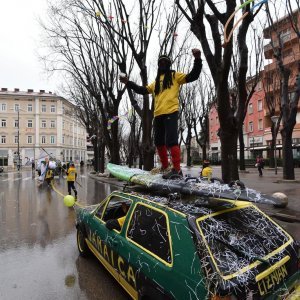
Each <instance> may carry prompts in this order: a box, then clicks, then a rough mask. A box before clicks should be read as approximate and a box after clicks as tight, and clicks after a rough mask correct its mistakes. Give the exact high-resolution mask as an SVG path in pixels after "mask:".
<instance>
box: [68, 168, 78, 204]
mask: <svg viewBox="0 0 300 300" xmlns="http://www.w3.org/2000/svg"><path fill="white" fill-rule="evenodd" d="M66 173H67V182H68V193H69V195H71V194H72V193H71V189H72V190H73V191H74V193H75V199H77V190H76V188H75V181H76V179H77V171H76V168H75V165H74V164H73V163H71V164H70V167H69V168H68V170H67V172H66Z"/></svg>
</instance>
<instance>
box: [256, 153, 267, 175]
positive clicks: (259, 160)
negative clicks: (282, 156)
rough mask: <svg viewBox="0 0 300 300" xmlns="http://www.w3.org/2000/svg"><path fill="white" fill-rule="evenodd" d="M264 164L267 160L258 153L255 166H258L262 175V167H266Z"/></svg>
mask: <svg viewBox="0 0 300 300" xmlns="http://www.w3.org/2000/svg"><path fill="white" fill-rule="evenodd" d="M264 165H265V162H264V160H263V158H262V157H261V156H260V155H258V156H257V157H256V164H255V166H256V167H257V170H258V173H259V176H260V177H261V176H263V172H262V169H263V168H264Z"/></svg>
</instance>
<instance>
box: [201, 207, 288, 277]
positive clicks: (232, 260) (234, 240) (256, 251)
mask: <svg viewBox="0 0 300 300" xmlns="http://www.w3.org/2000/svg"><path fill="white" fill-rule="evenodd" d="M197 223H198V228H199V231H200V234H201V235H202V237H203V238H204V240H205V241H206V244H207V247H208V248H209V251H210V252H211V255H212V256H213V260H214V261H215V264H216V265H217V268H218V269H219V270H220V272H221V273H222V274H223V275H224V276H225V275H228V274H233V273H235V272H237V271H239V270H241V269H242V268H244V267H246V266H248V265H249V264H251V263H253V262H254V261H257V260H259V259H262V260H263V258H264V257H266V256H267V255H269V254H272V253H273V254H275V252H276V253H277V252H279V251H278V248H279V247H281V246H282V245H284V244H286V243H288V242H290V241H291V237H290V236H288V235H287V234H286V233H285V232H284V231H283V230H282V229H281V228H280V227H279V226H277V225H276V224H275V223H273V222H272V221H271V220H270V219H269V218H268V217H266V216H265V215H264V214H262V213H261V212H260V211H259V210H258V209H256V208H255V207H254V206H248V207H243V208H233V209H227V210H225V211H223V212H216V213H213V212H212V213H211V214H210V215H206V216H202V217H200V218H198V219H197ZM269 256H270V255H269ZM267 259H268V258H267Z"/></svg>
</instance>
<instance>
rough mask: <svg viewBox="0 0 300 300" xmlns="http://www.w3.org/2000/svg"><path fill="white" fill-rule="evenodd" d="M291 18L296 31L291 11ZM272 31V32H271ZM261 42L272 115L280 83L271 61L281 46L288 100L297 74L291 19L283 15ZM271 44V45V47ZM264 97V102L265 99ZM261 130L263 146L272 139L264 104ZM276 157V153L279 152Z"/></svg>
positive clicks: (297, 134) (297, 140)
mask: <svg viewBox="0 0 300 300" xmlns="http://www.w3.org/2000/svg"><path fill="white" fill-rule="evenodd" d="M293 18H294V19H295V20H297V23H298V28H299V24H300V12H299V11H295V12H294V13H293ZM273 28H275V29H276V30H275V31H274V30H273ZM264 39H266V40H268V41H269V43H268V44H267V45H266V46H265V47H264V54H265V58H266V59H270V60H271V62H270V63H269V64H267V65H265V67H264V78H263V83H264V90H265V93H266V97H269V98H271V99H272V100H273V101H274V103H275V115H279V114H280V105H279V101H278V100H279V99H280V92H281V89H280V80H279V71H278V63H277V61H276V59H275V58H274V54H275V53H276V51H277V49H278V48H279V47H280V46H281V45H282V51H281V55H282V60H283V65H284V66H285V67H287V68H288V69H289V70H290V77H289V83H288V89H289V97H291V96H292V93H293V91H294V84H295V81H296V77H297V75H298V74H299V70H298V64H299V63H300V42H299V37H298V36H297V34H296V32H295V31H294V30H293V28H292V26H291V18H290V17H289V16H286V17H284V18H282V19H280V20H278V22H276V23H275V24H274V27H272V28H270V27H268V28H265V29H264ZM272 44H273V45H272ZM266 97H265V99H266ZM265 108H266V110H265V112H266V114H265V123H266V124H265V131H264V140H265V144H266V146H268V145H270V143H271V140H272V135H271V128H270V127H271V125H272V120H271V119H270V114H269V111H268V109H267V107H266V103H265ZM299 112H300V106H298V113H297V120H296V122H297V123H296V125H295V127H294V131H293V143H294V148H295V149H294V157H299V156H300V152H299V150H298V149H297V145H298V144H300V114H299ZM276 144H278V147H277V148H279V149H280V148H281V136H280V134H279V135H278V137H277V141H276ZM279 154H280V152H279Z"/></svg>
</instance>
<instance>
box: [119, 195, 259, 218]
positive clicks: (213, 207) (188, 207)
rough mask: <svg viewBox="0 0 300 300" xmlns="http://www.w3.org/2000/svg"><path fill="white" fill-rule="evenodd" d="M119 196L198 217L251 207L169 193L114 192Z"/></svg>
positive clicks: (248, 204) (246, 203)
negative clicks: (137, 199)
mask: <svg viewBox="0 0 300 300" xmlns="http://www.w3.org/2000/svg"><path fill="white" fill-rule="evenodd" d="M113 193H117V194H120V195H124V194H125V195H128V196H134V197H137V198H142V199H143V200H146V201H148V202H152V203H155V204H158V205H160V206H163V207H166V208H169V209H171V210H173V211H174V210H175V211H177V212H179V213H183V214H185V215H195V216H197V217H200V216H202V215H207V214H212V213H214V212H218V211H223V210H226V209H230V208H234V207H240V208H243V207H248V206H253V205H252V204H251V203H250V202H247V201H239V200H229V199H223V198H213V197H200V196H193V195H182V194H177V193H171V194H168V195H161V194H160V193H155V192H151V193H149V192H146V191H141V190H139V191H138V192H136V191H130V192H127V191H115V192H113Z"/></svg>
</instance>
